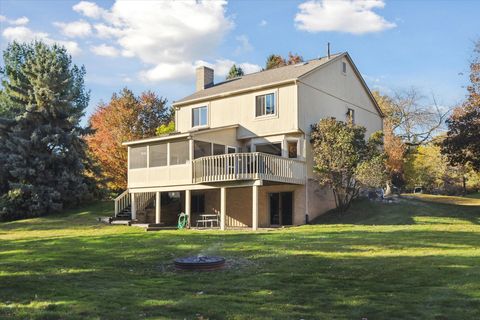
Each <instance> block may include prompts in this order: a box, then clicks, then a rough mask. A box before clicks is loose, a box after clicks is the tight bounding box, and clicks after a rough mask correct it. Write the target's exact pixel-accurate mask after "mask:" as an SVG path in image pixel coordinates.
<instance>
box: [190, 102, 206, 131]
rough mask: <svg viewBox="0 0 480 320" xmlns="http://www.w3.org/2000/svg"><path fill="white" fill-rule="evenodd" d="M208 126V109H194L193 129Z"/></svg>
mask: <svg viewBox="0 0 480 320" xmlns="http://www.w3.org/2000/svg"><path fill="white" fill-rule="evenodd" d="M207 125H208V108H207V107H206V106H204V107H198V108H193V109H192V127H202V126H207Z"/></svg>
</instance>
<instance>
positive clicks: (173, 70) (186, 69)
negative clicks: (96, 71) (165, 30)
mask: <svg viewBox="0 0 480 320" xmlns="http://www.w3.org/2000/svg"><path fill="white" fill-rule="evenodd" d="M234 64H236V65H237V66H240V67H241V68H242V69H243V71H244V72H245V74H248V73H252V72H258V71H260V70H261V69H262V67H260V66H259V65H256V64H252V63H248V62H242V63H238V62H235V61H233V60H230V59H218V60H215V62H214V63H210V62H207V61H203V60H197V61H195V62H193V63H187V62H180V63H177V64H169V63H161V64H158V65H157V66H156V67H154V68H152V69H150V70H145V71H142V72H140V75H139V76H140V79H141V80H142V81H145V82H151V81H152V82H155V81H166V80H173V79H175V80H177V81H183V80H185V81H190V82H192V79H193V78H194V77H195V69H196V68H197V67H200V66H207V67H210V68H212V69H214V70H215V76H216V77H220V78H225V77H226V76H227V74H228V71H229V70H230V68H231V67H232V65H234Z"/></svg>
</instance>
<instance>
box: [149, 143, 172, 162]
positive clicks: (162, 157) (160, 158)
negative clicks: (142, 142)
mask: <svg viewBox="0 0 480 320" xmlns="http://www.w3.org/2000/svg"><path fill="white" fill-rule="evenodd" d="M167 157H168V155H167V144H166V143H163V144H155V145H151V146H150V162H149V165H150V167H163V166H166V165H167Z"/></svg>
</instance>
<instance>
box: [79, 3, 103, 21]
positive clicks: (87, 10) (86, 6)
mask: <svg viewBox="0 0 480 320" xmlns="http://www.w3.org/2000/svg"><path fill="white" fill-rule="evenodd" d="M73 10H74V11H76V12H79V13H81V14H83V15H84V16H86V17H89V18H93V19H98V18H100V17H101V16H103V15H104V14H105V9H102V8H100V7H99V6H98V5H97V4H96V3H94V2H90V1H80V2H79V3H77V4H76V5H74V6H73Z"/></svg>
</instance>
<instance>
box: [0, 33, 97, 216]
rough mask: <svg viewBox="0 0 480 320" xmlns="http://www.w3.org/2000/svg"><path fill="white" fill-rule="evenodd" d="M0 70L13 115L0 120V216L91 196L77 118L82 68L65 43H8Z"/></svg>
mask: <svg viewBox="0 0 480 320" xmlns="http://www.w3.org/2000/svg"><path fill="white" fill-rule="evenodd" d="M4 64H5V67H4V70H3V71H2V73H3V76H4V81H3V83H2V85H3V87H4V92H5V95H6V96H7V97H8V100H10V101H11V103H12V104H15V106H16V110H15V117H14V120H9V121H7V120H3V121H2V123H3V125H0V171H1V173H0V176H1V177H3V179H2V180H0V183H3V185H2V186H1V187H0V190H2V189H3V191H4V192H6V193H4V194H3V195H2V196H1V198H0V218H3V219H15V218H22V217H26V216H37V215H42V214H47V213H50V212H54V211H59V210H61V209H62V208H63V207H64V206H68V205H72V204H77V203H78V202H80V201H82V200H84V199H86V198H89V197H91V195H92V191H93V184H92V179H91V178H88V177H87V170H89V169H92V168H93V166H92V163H91V162H90V161H89V159H88V157H87V154H86V151H85V150H86V144H85V141H84V140H83V138H82V137H83V136H84V135H85V134H87V133H88V129H84V128H82V127H81V126H80V118H81V117H82V116H83V114H84V110H85V108H86V107H87V105H88V101H89V93H88V92H86V91H85V87H84V80H83V79H84V76H85V68H84V67H77V66H76V65H72V61H71V57H70V56H69V55H68V54H67V52H66V50H65V48H63V47H60V46H57V45H52V46H48V45H46V44H44V43H42V42H35V43H31V44H18V43H15V42H14V43H12V44H10V45H9V46H8V47H7V49H6V50H5V52H4Z"/></svg>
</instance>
